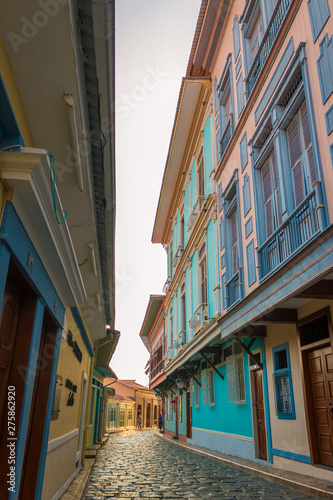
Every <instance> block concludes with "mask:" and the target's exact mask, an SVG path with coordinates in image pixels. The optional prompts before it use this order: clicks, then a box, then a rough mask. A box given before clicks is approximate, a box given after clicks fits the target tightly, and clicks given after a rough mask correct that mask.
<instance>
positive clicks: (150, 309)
mask: <svg viewBox="0 0 333 500" xmlns="http://www.w3.org/2000/svg"><path fill="white" fill-rule="evenodd" d="M164 299H165V295H150V297H149V302H148V306H147V310H146V314H145V317H144V320H143V322H142V326H141V330H140V334H139V335H140V337H141V340H142V342H143V343H144V344H145V346H146V348H147V350H148V351H149V347H150V340H149V339H148V335H149V333H150V331H151V328H152V326H153V324H154V322H155V320H156V317H157V315H158V314H159V311H160V309H161V306H162V304H163V302H164Z"/></svg>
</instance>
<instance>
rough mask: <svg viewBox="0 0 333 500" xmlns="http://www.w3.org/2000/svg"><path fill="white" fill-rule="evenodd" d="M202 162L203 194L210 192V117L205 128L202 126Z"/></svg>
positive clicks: (211, 161)
mask: <svg viewBox="0 0 333 500" xmlns="http://www.w3.org/2000/svg"><path fill="white" fill-rule="evenodd" d="M203 147H204V163H205V196H206V198H207V196H208V195H209V194H210V193H211V192H212V187H211V179H210V177H209V174H210V173H211V171H212V169H213V159H212V134H211V120H210V117H208V118H207V121H206V124H205V128H204V141H203Z"/></svg>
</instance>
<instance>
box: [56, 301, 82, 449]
mask: <svg viewBox="0 0 333 500" xmlns="http://www.w3.org/2000/svg"><path fill="white" fill-rule="evenodd" d="M66 317H67V321H68V323H67V327H66V330H65V334H66V339H64V338H62V339H61V346H60V355H59V363H58V369H57V375H60V376H61V377H63V386H62V390H61V399H60V413H59V418H58V419H57V420H51V426H50V434H49V440H50V439H54V438H56V437H59V436H62V435H63V434H67V433H68V432H70V431H72V430H74V429H76V428H78V427H79V425H80V415H81V399H82V388H83V376H84V373H86V374H87V376H88V377H89V370H90V356H89V354H88V352H87V349H86V346H85V345H84V342H83V340H82V338H81V334H80V331H79V329H78V327H77V325H76V323H75V321H74V318H73V316H72V313H71V311H70V310H69V309H67V311H66ZM68 330H70V331H71V332H72V334H73V341H76V342H77V344H78V346H79V348H80V350H81V352H82V362H81V363H80V362H79V361H78V359H77V358H76V357H75V355H74V353H73V348H72V347H71V346H70V345H69V344H68V343H67V333H68ZM66 379H69V380H70V381H71V382H73V384H75V385H76V386H77V392H76V393H75V394H74V405H73V406H67V400H68V396H69V393H70V390H69V389H68V388H67V387H65V383H66ZM88 392H89V387H88ZM87 396H88V394H87ZM87 400H88V398H87Z"/></svg>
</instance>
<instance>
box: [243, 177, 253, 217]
mask: <svg viewBox="0 0 333 500" xmlns="http://www.w3.org/2000/svg"><path fill="white" fill-rule="evenodd" d="M243 208H244V217H245V216H246V215H247V214H248V212H249V211H250V209H251V188H250V178H249V176H248V175H247V174H245V175H244V184H243Z"/></svg>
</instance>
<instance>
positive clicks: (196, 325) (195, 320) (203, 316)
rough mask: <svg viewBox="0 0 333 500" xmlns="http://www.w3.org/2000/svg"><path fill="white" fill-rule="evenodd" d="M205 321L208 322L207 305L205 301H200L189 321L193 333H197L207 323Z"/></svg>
mask: <svg viewBox="0 0 333 500" xmlns="http://www.w3.org/2000/svg"><path fill="white" fill-rule="evenodd" d="M207 323H208V305H207V304H206V303H202V304H200V306H199V307H197V309H196V310H195V311H194V314H193V316H192V318H191V319H190V321H189V325H190V327H191V328H192V330H193V334H194V335H197V334H198V333H199V332H200V330H201V329H202V328H203V327H204V326H206V325H207Z"/></svg>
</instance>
